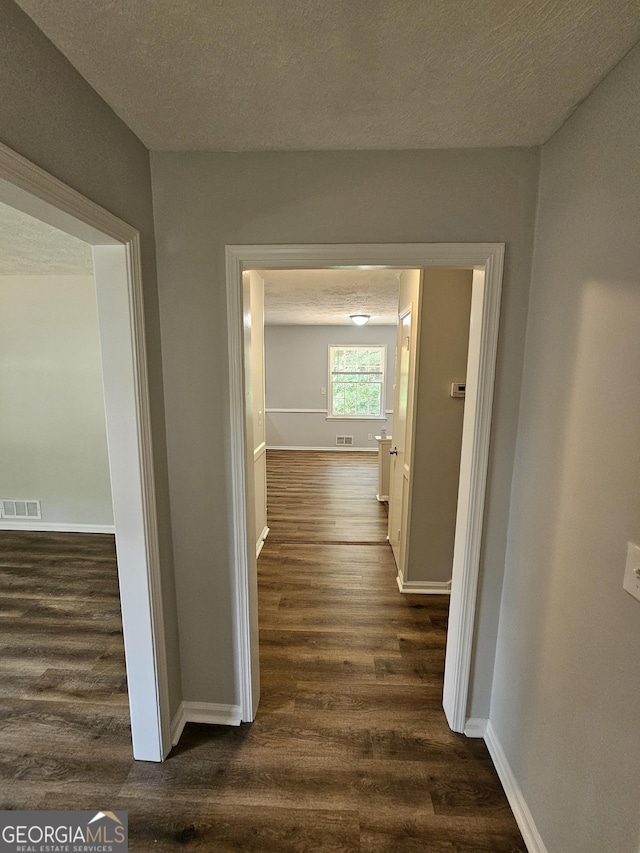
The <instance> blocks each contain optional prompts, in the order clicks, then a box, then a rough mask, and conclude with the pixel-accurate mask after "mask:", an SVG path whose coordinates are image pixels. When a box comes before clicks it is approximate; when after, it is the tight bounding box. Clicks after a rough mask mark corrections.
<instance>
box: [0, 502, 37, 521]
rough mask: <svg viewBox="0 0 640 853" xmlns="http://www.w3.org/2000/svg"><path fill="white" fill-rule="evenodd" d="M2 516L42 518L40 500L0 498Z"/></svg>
mask: <svg viewBox="0 0 640 853" xmlns="http://www.w3.org/2000/svg"><path fill="white" fill-rule="evenodd" d="M0 518H24V519H32V518H42V512H41V511H40V501H27V500H20V499H18V498H11V499H7V500H4V499H3V500H0Z"/></svg>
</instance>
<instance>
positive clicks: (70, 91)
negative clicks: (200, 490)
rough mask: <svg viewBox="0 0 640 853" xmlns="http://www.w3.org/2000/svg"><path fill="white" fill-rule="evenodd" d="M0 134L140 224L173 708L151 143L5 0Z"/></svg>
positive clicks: (173, 625)
mask: <svg viewBox="0 0 640 853" xmlns="http://www.w3.org/2000/svg"><path fill="white" fill-rule="evenodd" d="M0 91H2V97H1V98H0V142H2V143H4V144H5V145H8V146H9V147H10V148H12V149H13V150H14V151H17V152H18V153H19V154H22V155H23V156H24V157H27V158H28V159H29V160H31V161H32V162H33V163H35V164H36V165H37V166H40V167H41V168H43V169H46V170H47V171H48V172H50V173H51V174H52V175H55V176H56V177H57V178H59V179H60V180H61V181H64V183H66V184H68V185H69V186H71V187H73V188H74V189H76V190H78V191H79V192H81V193H83V195H85V196H87V197H88V198H90V199H92V201H95V202H96V203H97V204H99V205H101V206H102V207H104V208H105V209H106V210H109V211H110V212H111V213H114V214H115V215H116V216H119V217H120V218H121V219H123V220H124V221H125V222H128V223H129V224H130V225H132V226H133V227H134V228H137V229H138V230H139V231H140V235H141V248H142V269H143V286H144V315H145V332H146V342H147V357H148V366H149V387H150V397H151V421H152V431H153V452H154V470H155V482H156V501H157V507H158V520H159V525H158V527H159V535H160V565H161V571H162V595H163V616H164V628H165V633H166V637H167V664H168V670H169V690H170V703H171V710H172V713H174V712H175V711H177V709H178V705H179V703H180V699H181V690H182V689H181V682H180V658H179V641H178V626H177V614H176V606H175V583H174V576H173V549H172V542H171V522H170V514H169V484H168V478H167V464H166V435H165V425H164V424H165V421H164V396H163V378H162V361H161V356H160V324H159V318H158V294H157V289H156V260H155V241H154V226H153V208H152V203H151V180H150V172H149V152H148V151H147V149H146V148H145V147H144V145H143V144H142V143H141V142H140V140H139V139H138V138H137V137H136V136H135V135H134V134H133V133H132V132H131V131H130V130H129V128H128V127H127V126H126V125H125V124H124V122H122V121H121V120H120V119H119V118H118V117H117V116H116V114H115V113H114V112H113V110H112V109H111V107H109V106H107V104H106V103H105V102H104V101H103V100H102V98H100V96H99V95H98V94H97V93H96V92H95V91H94V90H93V89H92V88H91V86H90V85H89V84H88V83H87V82H86V80H84V79H83V78H82V77H81V76H80V74H78V72H77V71H76V70H75V69H74V68H73V66H72V65H71V63H70V62H68V60H67V59H65V57H64V56H63V55H62V54H61V53H60V51H59V50H58V49H57V48H55V47H54V46H53V45H52V44H51V42H50V41H49V40H48V39H47V38H46V36H45V35H44V34H43V33H42V32H41V31H40V30H39V29H38V28H37V27H36V25H35V24H34V23H33V21H32V20H31V19H30V18H29V17H28V16H27V15H25V14H24V12H22V10H21V9H20V8H19V7H18V6H16V4H15V3H12V2H8V3H0Z"/></svg>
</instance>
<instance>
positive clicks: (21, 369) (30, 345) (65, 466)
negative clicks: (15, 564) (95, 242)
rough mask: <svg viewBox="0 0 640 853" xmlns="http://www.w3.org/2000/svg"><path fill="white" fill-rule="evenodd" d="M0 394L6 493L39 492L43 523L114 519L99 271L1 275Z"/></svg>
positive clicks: (75, 524) (37, 526)
mask: <svg viewBox="0 0 640 853" xmlns="http://www.w3.org/2000/svg"><path fill="white" fill-rule="evenodd" d="M0 398H1V399H2V406H0V455H1V456H2V460H3V463H2V477H1V480H2V484H1V489H2V494H0V497H2V498H27V499H30V500H31V499H35V500H40V501H41V510H42V522H43V523H44V524H45V526H46V527H45V529H49V530H50V529H55V528H52V527H51V525H57V526H58V527H59V526H60V525H62V527H61V528H60V529H73V528H75V529H78V530H82V528H83V526H86V525H89V526H91V527H98V528H101V527H106V528H113V510H112V506H111V484H110V481H109V456H108V453H107V430H106V422H105V411H104V393H103V387H102V364H101V360H100V338H99V332H98V314H97V308H96V286H95V281H94V279H93V276H90V275H66V276H65V275H56V276H48V275H20V276H18V275H11V276H9V275H3V276H0ZM6 523H7V522H4V521H3V520H0V529H2V527H4V526H5V524H6ZM20 525H21V526H23V527H24V528H25V529H31V530H42V529H43V526H42V523H41V522H38V521H27V522H20Z"/></svg>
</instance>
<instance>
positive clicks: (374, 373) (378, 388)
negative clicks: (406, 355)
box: [329, 346, 387, 418]
mask: <svg viewBox="0 0 640 853" xmlns="http://www.w3.org/2000/svg"><path fill="white" fill-rule="evenodd" d="M386 361H387V348H386V346H330V347H329V417H330V418H383V417H384V372H385V364H386Z"/></svg>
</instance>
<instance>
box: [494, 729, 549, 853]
mask: <svg viewBox="0 0 640 853" xmlns="http://www.w3.org/2000/svg"><path fill="white" fill-rule="evenodd" d="M484 740H485V743H486V744H487V749H488V750H489V754H490V756H491V758H492V759H493V763H494V765H495V768H496V771H497V773H498V776H499V778H500V781H501V782H502V787H503V788H504V792H505V794H506V795H507V799H508V800H509V805H510V806H511V811H512V812H513V815H514V817H515V819H516V822H517V824H518V828H519V829H520V832H521V833H522V837H523V839H524V843H525V844H526V845H527V850H528V851H529V853H548V851H547V848H546V847H545V844H544V842H543V840H542V837H541V835H540V833H539V832H538V828H537V827H536V824H535V821H534V819H533V815H532V814H531V812H530V811H529V806H528V805H527V802H526V800H525V798H524V794H523V793H522V791H521V790H520V786H519V785H518V782H517V780H516V777H515V776H514V775H513V770H512V769H511V767H510V765H509V762H508V761H507V756H506V755H505V754H504V750H503V749H502V745H501V743H500V741H499V740H498V737H497V736H496V733H495V731H494V730H493V726H492V725H491V721H490V720H489V722H488V723H487V730H486V733H485V736H484Z"/></svg>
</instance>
